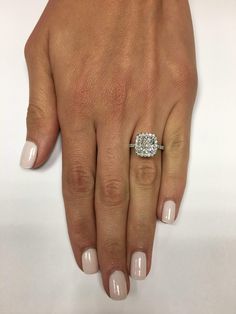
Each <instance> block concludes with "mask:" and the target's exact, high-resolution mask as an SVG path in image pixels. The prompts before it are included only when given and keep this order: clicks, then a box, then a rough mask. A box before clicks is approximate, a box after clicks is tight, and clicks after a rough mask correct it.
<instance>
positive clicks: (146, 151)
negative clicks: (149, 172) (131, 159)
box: [135, 133, 158, 157]
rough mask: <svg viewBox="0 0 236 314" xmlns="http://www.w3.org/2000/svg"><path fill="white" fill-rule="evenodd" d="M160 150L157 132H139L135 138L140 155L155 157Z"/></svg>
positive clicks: (137, 151)
mask: <svg viewBox="0 0 236 314" xmlns="http://www.w3.org/2000/svg"><path fill="white" fill-rule="evenodd" d="M157 150H158V141H157V137H156V135H155V134H152V133H139V134H138V135H137V136H136V140H135V152H136V154H137V155H138V156H140V157H153V156H155V155H156V153H157Z"/></svg>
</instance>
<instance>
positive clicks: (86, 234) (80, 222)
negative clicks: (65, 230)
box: [68, 215, 91, 243]
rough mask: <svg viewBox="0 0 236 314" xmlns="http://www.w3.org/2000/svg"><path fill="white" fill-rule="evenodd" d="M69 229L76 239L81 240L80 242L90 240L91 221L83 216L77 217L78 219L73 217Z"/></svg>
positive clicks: (69, 222)
mask: <svg viewBox="0 0 236 314" xmlns="http://www.w3.org/2000/svg"><path fill="white" fill-rule="evenodd" d="M68 220H69V221H68V227H69V231H70V234H71V235H72V236H73V237H74V238H79V240H80V241H79V242H80V243H81V242H84V241H85V240H87V239H89V238H90V235H91V230H90V228H89V227H88V226H89V219H88V217H85V216H83V215H77V216H76V217H72V218H71V219H68Z"/></svg>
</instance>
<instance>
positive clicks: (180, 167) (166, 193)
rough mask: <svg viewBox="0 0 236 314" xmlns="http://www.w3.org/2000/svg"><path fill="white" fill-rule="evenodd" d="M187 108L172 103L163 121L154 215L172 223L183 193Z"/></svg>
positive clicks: (187, 121)
mask: <svg viewBox="0 0 236 314" xmlns="http://www.w3.org/2000/svg"><path fill="white" fill-rule="evenodd" d="M191 111H192V110H191V108H190V107H187V106H186V105H184V104H176V105H175V107H174V108H173V109H172V111H171V113H170V115H169V118H168V120H167V123H166V127H165V131H164V136H163V142H164V144H165V151H164V153H163V157H162V158H163V159H162V178H161V187H160V193H159V200H158V208H157V217H158V219H159V220H161V221H162V222H164V223H168V224H172V223H173V222H174V221H175V219H176V218H177V216H178V212H179V207H180V203H181V200H182V197H183V194H184V190H185V185H186V179H187V170H188V160H189V139H190V125H191Z"/></svg>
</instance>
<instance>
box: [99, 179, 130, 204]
mask: <svg viewBox="0 0 236 314" xmlns="http://www.w3.org/2000/svg"><path fill="white" fill-rule="evenodd" d="M127 194H128V193H127V190H126V187H125V185H124V184H123V182H122V180H121V179H111V178H104V179H103V180H102V182H101V184H100V196H101V201H102V203H104V204H106V205H108V206H115V207H116V206H119V205H123V204H124V203H125V202H126V200H127Z"/></svg>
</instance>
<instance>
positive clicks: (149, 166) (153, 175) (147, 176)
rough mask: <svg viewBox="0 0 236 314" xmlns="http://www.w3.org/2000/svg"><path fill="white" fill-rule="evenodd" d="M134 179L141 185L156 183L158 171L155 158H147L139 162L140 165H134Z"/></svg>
mask: <svg viewBox="0 0 236 314" xmlns="http://www.w3.org/2000/svg"><path fill="white" fill-rule="evenodd" d="M133 176H134V180H135V182H136V183H137V184H138V185H141V186H152V185H154V184H155V182H156V180H157V177H158V171H157V164H156V162H155V161H154V160H145V161H143V162H142V161H141V162H139V164H138V165H136V166H135V167H133Z"/></svg>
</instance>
